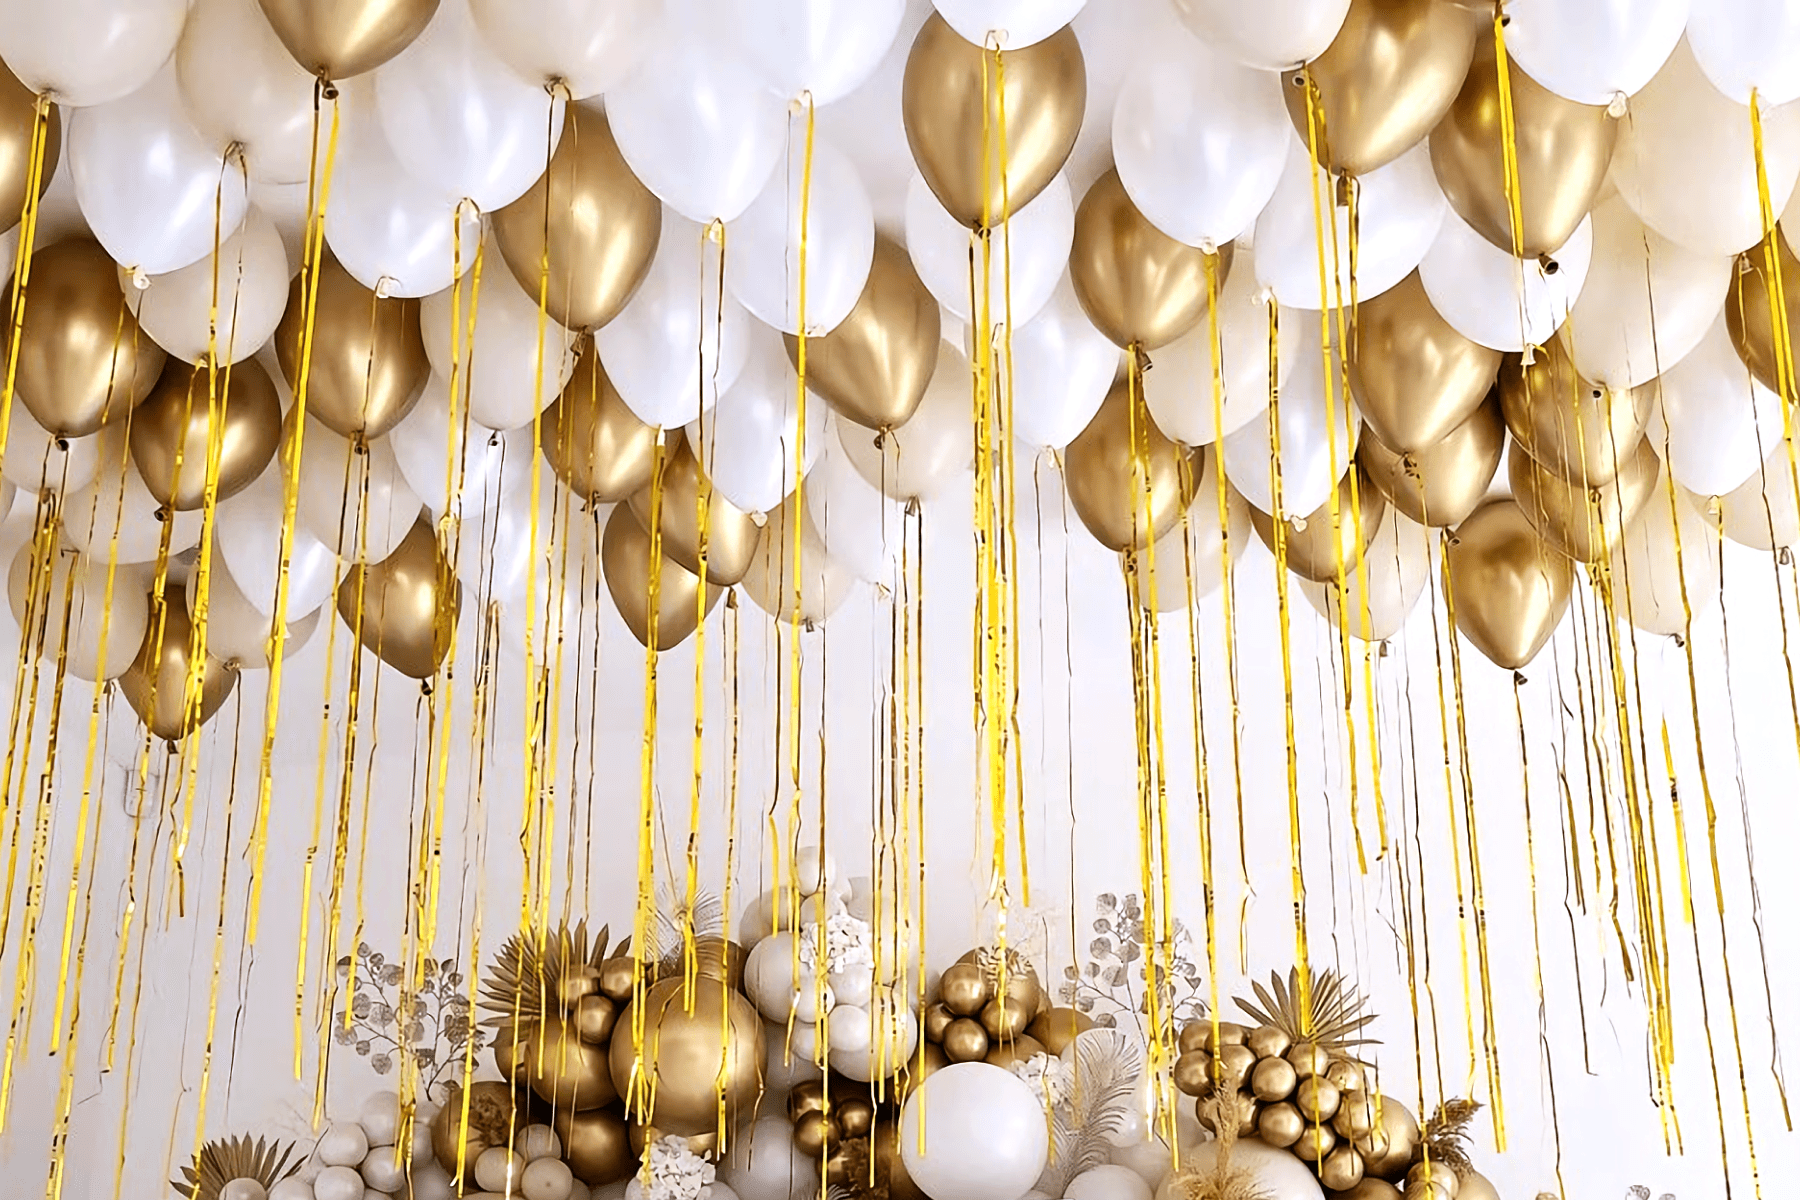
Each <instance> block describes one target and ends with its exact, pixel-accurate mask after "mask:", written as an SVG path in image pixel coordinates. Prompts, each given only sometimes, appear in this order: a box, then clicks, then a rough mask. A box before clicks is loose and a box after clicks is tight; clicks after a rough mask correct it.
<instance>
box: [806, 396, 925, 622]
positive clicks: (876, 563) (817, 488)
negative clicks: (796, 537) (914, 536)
mask: <svg viewBox="0 0 1800 1200" xmlns="http://www.w3.org/2000/svg"><path fill="white" fill-rule="evenodd" d="M834 424H835V423H834ZM834 442H837V432H836V430H835V429H834V430H832V432H831V433H830V434H829V435H828V436H827V440H826V444H825V453H824V454H822V455H820V456H819V463H818V465H817V466H815V467H814V468H813V469H812V470H811V472H809V473H808V474H807V476H806V484H805V487H804V488H802V489H801V496H802V498H803V499H804V500H805V503H806V512H807V516H808V517H809V518H811V520H812V524H813V527H814V528H816V529H817V530H818V531H819V538H820V540H821V541H822V542H823V543H824V545H825V549H826V550H828V551H829V552H830V553H831V556H832V557H833V558H834V559H836V560H838V561H839V562H842V563H843V564H844V565H845V566H846V567H848V568H850V570H851V571H853V572H855V573H856V575H857V577H858V578H861V579H867V580H869V581H871V582H873V583H887V582H890V581H891V580H892V576H893V574H894V568H895V564H896V563H897V562H898V561H899V558H900V543H901V539H902V538H903V537H904V536H905V532H906V530H905V523H906V514H905V510H904V508H903V507H902V506H901V504H900V502H899V501H897V500H892V499H890V498H888V497H887V496H884V495H883V494H882V493H881V490H880V489H879V488H877V487H876V486H875V485H874V484H872V483H870V482H869V481H868V480H866V479H864V478H863V476H862V472H861V471H858V470H857V469H856V464H855V463H853V462H851V461H850V455H849V453H848V452H847V451H845V450H844V448H843V446H842V445H841V444H837V445H834V444H833V443H834ZM788 536H789V537H790V538H791V537H792V536H793V534H792V531H791V530H790V531H789V534H788ZM805 564H806V559H805V558H804V556H803V557H802V558H801V565H802V567H804V566H805ZM788 569H789V570H792V569H793V568H792V562H791V561H790V562H789V564H788ZM789 586H790V587H791V586H792V585H791V584H790V585H789Z"/></svg>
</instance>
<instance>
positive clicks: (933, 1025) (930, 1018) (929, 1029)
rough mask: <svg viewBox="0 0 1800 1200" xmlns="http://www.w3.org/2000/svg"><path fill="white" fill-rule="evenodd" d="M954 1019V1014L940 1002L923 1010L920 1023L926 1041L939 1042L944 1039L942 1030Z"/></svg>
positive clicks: (948, 1026)
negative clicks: (923, 1013)
mask: <svg viewBox="0 0 1800 1200" xmlns="http://www.w3.org/2000/svg"><path fill="white" fill-rule="evenodd" d="M955 1020H956V1014H955V1013H953V1012H951V1011H950V1010H949V1008H947V1007H946V1006H945V1005H944V1004H943V1003H941V1002H940V1003H937V1004H933V1005H932V1006H931V1007H930V1008H927V1009H926V1010H925V1015H924V1016H923V1017H921V1018H920V1024H921V1025H922V1026H923V1027H924V1030H925V1037H926V1039H927V1040H928V1041H933V1042H941V1041H943V1040H944V1030H946V1029H948V1028H950V1024H951V1022H953V1021H955Z"/></svg>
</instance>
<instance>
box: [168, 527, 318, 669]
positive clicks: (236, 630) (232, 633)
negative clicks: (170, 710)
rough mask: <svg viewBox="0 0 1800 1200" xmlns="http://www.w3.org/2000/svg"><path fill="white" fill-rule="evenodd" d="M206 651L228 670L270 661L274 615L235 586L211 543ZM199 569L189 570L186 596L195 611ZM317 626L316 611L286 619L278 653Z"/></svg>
mask: <svg viewBox="0 0 1800 1200" xmlns="http://www.w3.org/2000/svg"><path fill="white" fill-rule="evenodd" d="M206 592H207V596H206V652H207V654H208V655H210V656H212V657H213V658H216V659H218V660H219V661H220V662H222V663H224V664H225V666H226V667H227V668H229V669H231V670H234V671H236V670H243V669H245V668H249V669H250V670H261V669H262V668H264V667H267V666H268V665H269V664H270V662H271V661H272V660H271V659H270V657H269V651H270V650H271V649H272V647H273V640H272V639H273V634H274V626H275V622H274V619H273V618H272V617H271V616H270V615H269V614H268V613H266V612H263V611H262V610H261V609H259V608H258V607H257V606H256V605H255V604H253V603H251V601H250V599H249V597H247V596H245V595H244V593H243V592H241V591H239V590H238V585H237V583H236V581H235V580H233V579H232V577H231V573H230V572H229V571H225V570H222V569H221V567H220V551H219V548H218V546H217V544H216V543H215V544H214V546H213V559H212V570H211V571H210V572H209V573H208V574H207V579H206ZM199 594H200V572H199V571H197V570H195V571H190V572H188V578H187V590H186V592H185V597H186V600H187V606H188V611H189V612H195V611H197V606H198V604H199ZM318 627H319V611H318V610H317V609H314V610H313V611H312V612H309V613H307V614H306V615H305V616H303V617H294V618H292V619H290V620H289V621H288V629H287V637H286V639H285V640H284V641H283V642H282V646H281V656H282V657H283V658H287V657H289V656H290V655H292V654H293V653H294V651H296V650H299V649H300V648H301V647H303V646H305V645H306V643H307V642H308V641H309V640H311V638H312V635H313V630H315V629H317V628H318Z"/></svg>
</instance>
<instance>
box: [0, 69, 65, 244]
mask: <svg viewBox="0 0 1800 1200" xmlns="http://www.w3.org/2000/svg"><path fill="white" fill-rule="evenodd" d="M46 118H47V124H48V125H49V128H48V129H46V130H45V132H44V162H43V168H42V171H41V173H40V174H39V176H38V195H40V196H42V195H43V194H44V191H45V189H47V188H48V187H49V186H50V180H51V179H52V177H54V176H55V174H56V163H57V160H58V159H59V158H60V157H61V156H62V109H60V108H58V107H57V106H56V105H54V104H52V105H51V106H50V109H49V112H48V113H47V114H46ZM36 124H37V93H35V92H33V91H32V90H31V89H30V88H28V87H26V86H25V85H24V84H22V83H20V82H19V79H18V76H16V75H14V74H13V73H12V72H11V71H9V70H7V69H6V67H5V65H4V64H0V229H3V228H10V227H12V226H14V225H17V224H18V223H19V218H18V215H17V214H20V213H22V212H24V209H25V190H26V185H27V184H28V183H29V182H30V178H31V134H32V130H33V128H34V127H35V126H36Z"/></svg>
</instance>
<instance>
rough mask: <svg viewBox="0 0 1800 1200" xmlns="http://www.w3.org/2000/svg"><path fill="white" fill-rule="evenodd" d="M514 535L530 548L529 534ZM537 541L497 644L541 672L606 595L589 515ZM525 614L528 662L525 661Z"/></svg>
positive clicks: (572, 647) (586, 637) (568, 649)
mask: <svg viewBox="0 0 1800 1200" xmlns="http://www.w3.org/2000/svg"><path fill="white" fill-rule="evenodd" d="M566 495H567V494H566V493H565V496H566ZM519 536H521V537H522V538H523V539H525V541H526V544H527V545H529V538H530V533H529V531H528V530H526V531H521V533H520V535H519ZM539 537H540V538H541V539H542V541H541V543H540V545H539V547H538V555H537V557H536V558H535V559H529V561H531V562H532V563H533V564H534V565H535V570H534V572H533V574H534V576H535V578H534V579H533V580H532V583H531V595H530V601H531V603H530V604H529V605H527V604H526V594H525V589H524V588H523V587H519V588H517V589H515V591H514V592H513V594H512V595H511V596H510V597H508V598H506V599H504V600H503V601H502V603H501V604H500V644H501V645H502V646H504V647H505V648H506V649H507V650H508V651H509V652H510V653H511V654H512V655H513V656H514V660H515V661H519V662H530V663H532V664H535V665H536V666H538V667H539V668H544V667H550V666H554V665H555V663H556V661H557V655H558V653H560V654H561V655H562V660H563V661H564V662H565V663H573V662H574V661H575V651H576V643H577V641H578V640H580V641H581V642H582V644H583V646H584V648H585V647H586V646H592V645H593V644H594V639H595V638H596V637H598V636H599V633H598V625H597V623H596V621H597V618H598V617H599V615H600V612H601V607H600V606H601V605H603V604H604V603H605V601H604V600H602V599H601V597H602V596H603V595H605V594H606V593H605V584H604V583H603V582H602V580H601V574H600V562H599V557H600V556H599V548H600V526H599V525H598V524H597V523H595V522H593V520H592V519H591V517H589V516H587V515H585V514H580V513H576V514H571V516H570V529H569V532H568V535H567V536H566V537H565V536H564V535H562V534H561V533H558V534H556V535H555V536H554V537H553V536H552V535H551V533H550V531H549V530H547V529H546V530H543V531H540V533H539ZM459 557H461V558H462V559H463V560H464V561H467V559H468V557H469V552H468V551H464V552H463V553H462V554H461V555H459ZM528 615H529V617H530V625H531V629H530V631H529V633H530V642H531V645H530V650H531V655H530V658H529V659H527V658H526V657H525V651H526V634H527V630H526V628H525V626H526V618H527V616H528ZM559 647H560V650H559ZM528 1157H529V1156H528Z"/></svg>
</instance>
